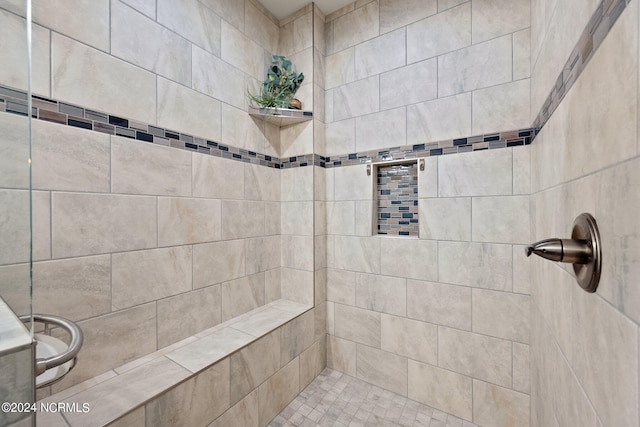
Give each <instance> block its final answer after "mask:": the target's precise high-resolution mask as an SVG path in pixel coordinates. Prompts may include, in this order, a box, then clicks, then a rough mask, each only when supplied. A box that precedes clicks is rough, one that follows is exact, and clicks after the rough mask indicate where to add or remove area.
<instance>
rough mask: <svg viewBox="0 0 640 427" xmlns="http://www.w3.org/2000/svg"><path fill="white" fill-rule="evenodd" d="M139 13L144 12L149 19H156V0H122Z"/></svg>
mask: <svg viewBox="0 0 640 427" xmlns="http://www.w3.org/2000/svg"><path fill="white" fill-rule="evenodd" d="M122 3H124V4H128V5H129V6H131V7H132V8H134V9H136V10H137V11H138V12H140V13H144V14H145V15H147V16H148V17H149V18H151V19H156V0H122Z"/></svg>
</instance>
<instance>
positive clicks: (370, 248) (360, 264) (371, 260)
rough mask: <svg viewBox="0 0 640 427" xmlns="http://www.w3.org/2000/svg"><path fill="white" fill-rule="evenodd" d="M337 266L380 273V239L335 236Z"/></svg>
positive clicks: (344, 268)
mask: <svg viewBox="0 0 640 427" xmlns="http://www.w3.org/2000/svg"><path fill="white" fill-rule="evenodd" d="M334 242H335V243H334V244H335V249H334V251H335V267H336V268H338V269H342V270H352V271H361V272H363V273H380V239H378V238H376V237H351V236H335V239H334Z"/></svg>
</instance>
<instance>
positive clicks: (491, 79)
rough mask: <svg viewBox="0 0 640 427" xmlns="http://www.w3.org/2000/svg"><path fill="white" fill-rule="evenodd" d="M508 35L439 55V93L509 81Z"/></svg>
mask: <svg viewBox="0 0 640 427" xmlns="http://www.w3.org/2000/svg"><path fill="white" fill-rule="evenodd" d="M461 7H463V6H461ZM511 39H512V37H511V35H507V36H503V37H500V38H497V39H493V40H489V41H486V42H483V43H480V44H476V45H473V46H470V47H468V48H465V49H462V50H457V51H455V52H451V53H448V54H445V55H442V56H441V57H440V58H438V95H439V96H447V95H454V94H456V93H461V92H468V91H470V90H475V89H480V88H483V87H489V86H494V85H498V84H502V83H507V82H509V81H511V78H512V74H513V71H512V68H513V64H512V56H513V55H512V52H511V51H512V48H513V46H512V40H511Z"/></svg>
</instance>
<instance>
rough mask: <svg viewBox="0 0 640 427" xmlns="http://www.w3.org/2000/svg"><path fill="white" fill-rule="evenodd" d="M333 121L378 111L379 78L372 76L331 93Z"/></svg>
mask: <svg viewBox="0 0 640 427" xmlns="http://www.w3.org/2000/svg"><path fill="white" fill-rule="evenodd" d="M333 92H334V93H333V120H344V119H350V118H352V117H357V116H362V115H364V114H370V113H375V112H377V111H379V110H380V78H379V77H378V76H372V77H369V78H366V79H362V80H358V81H355V82H353V83H348V84H345V85H343V86H340V87H337V88H336V89H334V91H333Z"/></svg>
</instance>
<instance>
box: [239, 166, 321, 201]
mask: <svg viewBox="0 0 640 427" xmlns="http://www.w3.org/2000/svg"><path fill="white" fill-rule="evenodd" d="M302 169H309V172H311V173H307V175H308V176H310V177H312V176H313V175H312V173H313V171H312V170H311V169H310V168H296V170H302ZM298 175H301V173H298ZM244 183H245V187H244V198H245V199H246V200H268V201H274V202H275V201H280V191H281V190H280V170H278V169H275V168H267V167H264V166H260V165H253V164H245V165H244ZM299 185H301V184H299ZM308 186H309V187H310V188H311V180H309V185H308Z"/></svg>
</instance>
